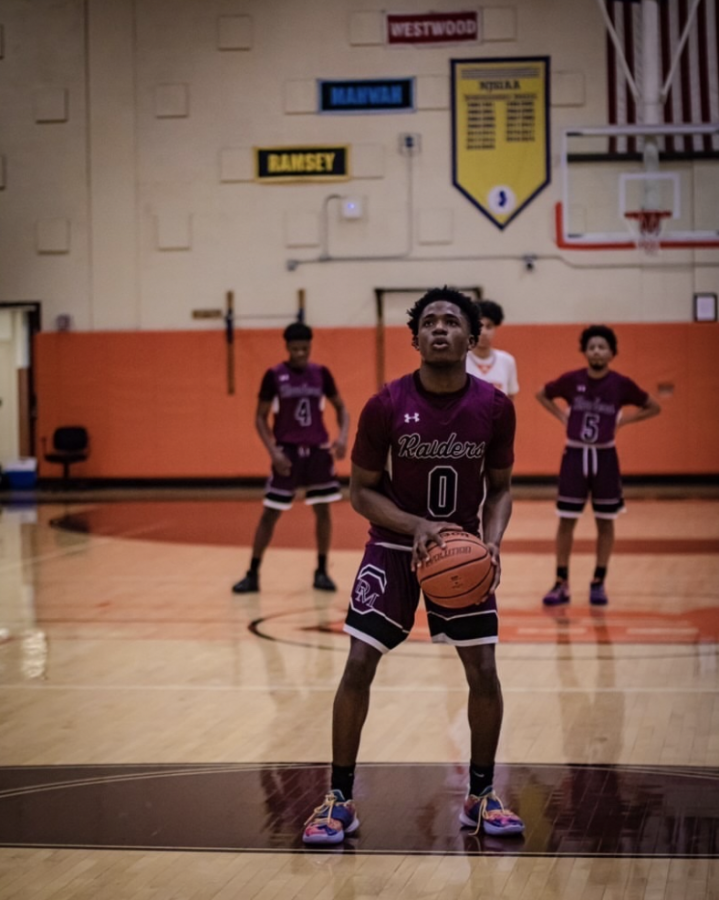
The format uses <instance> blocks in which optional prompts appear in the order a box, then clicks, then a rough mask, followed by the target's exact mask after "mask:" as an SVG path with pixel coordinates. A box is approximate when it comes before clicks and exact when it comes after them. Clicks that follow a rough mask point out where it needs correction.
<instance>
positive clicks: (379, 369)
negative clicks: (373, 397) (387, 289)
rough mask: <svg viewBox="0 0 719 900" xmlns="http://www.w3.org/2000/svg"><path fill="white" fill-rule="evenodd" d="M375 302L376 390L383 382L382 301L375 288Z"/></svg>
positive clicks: (380, 293) (380, 294)
mask: <svg viewBox="0 0 719 900" xmlns="http://www.w3.org/2000/svg"><path fill="white" fill-rule="evenodd" d="M374 296H375V302H376V304H377V330H376V331H375V365H376V378H377V390H378V391H380V390H382V385H383V384H384V301H383V299H382V291H381V290H379V289H378V288H375V291H374Z"/></svg>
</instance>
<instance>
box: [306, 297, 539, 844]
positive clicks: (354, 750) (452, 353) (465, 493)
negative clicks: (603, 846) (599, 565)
mask: <svg viewBox="0 0 719 900" xmlns="http://www.w3.org/2000/svg"><path fill="white" fill-rule="evenodd" d="M408 313H409V322H408V325H409V328H410V330H411V332H412V344H413V346H414V347H415V349H416V350H418V351H419V355H420V367H419V370H418V371H416V372H414V373H413V374H411V375H405V376H404V377H403V378H400V379H398V380H397V381H392V382H390V383H389V384H387V385H385V387H384V388H383V389H382V390H381V391H380V392H379V393H378V394H376V395H375V396H374V397H372V398H370V400H369V401H368V402H367V404H366V405H365V407H364V409H363V411H362V415H361V417H360V421H359V426H358V429H357V437H356V439H355V444H354V448H353V451H352V477H351V482H350V498H351V500H352V505H353V507H354V508H355V510H356V511H357V512H358V513H360V514H361V515H362V516H364V517H365V518H367V519H368V520H369V523H370V529H369V541H368V543H367V545H366V547H365V553H364V557H363V559H362V561H361V563H360V567H359V570H358V573H357V576H356V579H355V583H354V586H353V588H352V593H351V597H350V605H349V609H348V612H347V618H346V620H345V626H344V630H345V631H346V632H347V633H348V634H349V635H350V650H349V655H348V658H347V662H346V665H345V670H344V674H343V675H342V679H341V681H340V685H339V688H338V690H337V693H336V696H335V700H334V706H333V715H332V776H331V783H330V792H329V793H328V794H327V796H326V797H325V799H324V802H323V803H321V804H320V805H319V806H318V807H317V808H316V809H315V811H314V812H313V813H312V815H311V816H310V818H309V819H308V820H307V822H306V823H305V829H304V834H303V840H304V841H305V843H307V844H337V843H340V842H341V841H343V840H344V839H345V836H346V835H348V834H352V833H353V832H354V831H356V830H357V828H358V827H359V819H358V818H357V811H356V808H355V803H354V800H353V784H354V776H355V765H356V762H357V756H358V752H359V745H360V737H361V734H362V728H363V725H364V723H365V719H366V717H367V713H368V710H369V700H370V688H371V685H372V681H373V679H374V677H375V673H376V670H377V665H378V663H379V661H380V660H381V659H382V657H383V655H384V654H385V653H387V652H388V651H390V650H392V649H393V648H395V647H397V646H399V645H400V644H401V643H402V642H403V641H404V640H405V639H406V638H407V637H408V635H409V633H410V630H411V628H412V624H413V622H414V617H415V611H416V609H417V606H418V604H419V598H420V588H419V584H418V582H417V577H416V574H415V572H416V568H417V566H419V565H421V564H422V561H423V560H425V559H426V558H427V556H428V548H429V547H430V546H431V545H432V544H439V545H440V546H444V541H443V538H442V533H443V532H444V531H458V530H459V531H469V532H472V533H474V534H479V535H480V536H481V537H482V539H483V540H484V542H485V544H486V545H487V546H488V547H489V549H490V552H491V554H492V558H493V560H494V562H495V565H496V572H497V574H496V577H495V583H494V587H495V588H496V585H497V584H498V582H499V576H500V568H499V545H500V542H501V540H502V536H503V534H504V531H505V529H506V527H507V523H508V522H509V518H510V515H511V511H512V499H511V492H510V487H511V474H512V464H513V461H514V431H515V416H514V406H513V405H512V403H511V401H510V400H509V399H508V398H507V397H506V396H505V395H504V394H503V393H502V392H501V391H499V390H497V389H496V388H494V387H493V386H492V385H490V384H486V383H485V382H483V381H480V380H479V379H477V378H471V377H469V376H468V375H467V372H466V369H465V363H466V356H467V353H468V351H469V350H470V349H471V348H472V347H473V346H474V345H475V343H476V340H477V336H478V334H479V329H480V323H479V315H478V312H477V309H476V307H475V306H474V304H473V303H472V301H471V300H470V298H469V297H466V296H465V295H464V294H461V293H459V292H458V291H455V290H451V289H449V288H437V289H434V290H432V291H430V292H429V293H427V294H425V295H424V297H422V298H421V299H420V300H418V301H417V303H415V305H414V306H413V307H412V309H410V310H409V311H408ZM425 605H426V608H427V620H428V624H429V630H430V634H431V637H432V640H433V641H434V642H435V643H443V644H451V645H453V646H454V647H455V648H456V650H457V653H458V655H459V658H460V660H461V662H462V664H463V666H464V671H465V676H466V679H467V683H468V685H469V704H468V718H469V730H470V771H469V791H468V796H467V798H466V800H465V802H464V806H463V808H462V809H461V811H460V821H461V822H462V823H463V824H465V825H470V826H472V827H474V828H475V829H476V831H479V830H480V829H482V830H484V831H485V832H487V833H488V834H493V835H513V834H520V833H521V832H522V831H523V830H524V824H523V822H522V820H521V819H520V818H519V816H517V815H516V814H515V813H513V812H511V811H510V810H508V809H506V808H505V807H504V806H503V805H502V802H501V800H500V799H499V797H498V796H497V795H496V793H495V792H494V789H493V781H494V759H495V753H496V750H497V743H498V741H499V733H500V729H501V724H502V690H501V687H500V683H499V678H498V675H497V669H496V663H495V652H494V651H495V644H496V642H497V633H498V622H497V602H496V598H495V596H494V593H492V594H490V596H489V597H488V599H487V600H486V602H484V603H482V604H481V605H478V604H474V605H472V606H468V607H464V608H463V609H448V608H446V607H443V606H438V605H436V604H434V603H432V601H431V600H429V598H427V597H425ZM390 813H391V810H388V815H389V814H390Z"/></svg>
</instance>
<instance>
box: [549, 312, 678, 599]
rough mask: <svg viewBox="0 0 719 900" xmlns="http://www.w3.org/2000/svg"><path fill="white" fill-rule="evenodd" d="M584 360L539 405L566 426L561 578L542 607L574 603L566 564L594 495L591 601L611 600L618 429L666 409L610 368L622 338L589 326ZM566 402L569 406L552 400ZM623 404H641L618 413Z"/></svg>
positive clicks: (618, 499) (618, 505)
mask: <svg viewBox="0 0 719 900" xmlns="http://www.w3.org/2000/svg"><path fill="white" fill-rule="evenodd" d="M579 346H580V349H581V351H582V353H584V355H585V357H586V359H587V367H586V368H585V369H577V370H576V371H572V372H566V373H565V374H564V375H561V376H560V377H559V378H557V379H556V381H550V382H548V383H547V384H545V385H544V387H543V388H542V389H541V390H540V391H539V393H538V394H537V400H539V402H540V403H541V404H542V406H543V407H544V408H545V409H547V410H548V411H549V412H550V413H551V414H552V415H553V416H555V417H556V418H557V419H559V421H560V422H561V423H562V425H564V426H565V427H566V429H567V444H566V447H565V449H564V455H563V456H562V465H561V468H560V471H559V486H558V492H557V514H558V515H559V526H558V529H557V573H556V581H555V583H554V587H552V588H551V589H550V590H549V591H548V592H547V593H546V594H545V596H544V600H543V603H544V605H545V606H560V605H562V604H565V603H569V601H570V591H569V559H570V556H571V553H572V543H573V539H574V527H575V525H576V524H577V519H578V518H579V517H580V516H581V514H582V512H583V510H584V505H585V503H586V502H587V497H588V496H589V494H591V495H592V508H593V510H594V516H595V519H596V522H597V561H596V568H595V569H594V577H593V578H592V582H591V585H590V587H589V602H590V603H591V604H592V605H593V606H604V605H606V604H607V603H608V602H609V601H608V598H607V593H606V590H605V588H604V579H605V577H606V574H607V567H608V566H609V559H610V556H611V554H612V548H613V546H614V520H615V519H616V517H617V516H618V515H619V513H620V512H622V511H623V510H624V499H623V497H622V482H621V477H620V473H619V459H618V457H617V449H616V447H615V444H614V436H615V433H616V430H617V428H621V427H623V426H624V425H630V424H633V423H634V422H641V421H643V420H644V419H649V418H651V417H652V416H657V415H659V413H660V412H661V407H660V406H659V404H658V403H657V402H656V400H653V399H652V398H651V397H650V396H649V394H648V393H647V392H646V391H644V390H642V388H640V387H639V386H638V385H636V384H635V383H634V382H633V381H632V380H631V378H627V377H626V375H620V374H619V372H614V371H611V370H610V368H609V366H610V363H611V361H612V360H613V359H614V357H615V356H616V355H617V337H616V335H615V334H614V332H613V331H612V329H611V328H609V327H608V326H606V325H590V326H589V328H585V329H584V331H583V332H582V333H581V335H580V338H579ZM555 398H561V399H562V400H564V401H565V402H566V403H567V408H564V407H562V406H560V405H559V404H557V403H555ZM623 406H637V407H639V408H638V409H637V410H636V411H635V412H634V413H630V414H629V415H628V416H621V410H622V407H623Z"/></svg>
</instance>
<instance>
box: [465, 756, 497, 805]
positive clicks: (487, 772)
mask: <svg viewBox="0 0 719 900" xmlns="http://www.w3.org/2000/svg"><path fill="white" fill-rule="evenodd" d="M493 781H494V766H493V765H492V766H475V764H474V763H472V762H471V763H470V764H469V793H470V794H474V796H475V797H481V796H482V794H484V793H486V792H487V791H489V790H490V789H491V787H492V783H493Z"/></svg>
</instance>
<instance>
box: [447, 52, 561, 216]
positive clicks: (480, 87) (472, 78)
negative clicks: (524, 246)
mask: <svg viewBox="0 0 719 900" xmlns="http://www.w3.org/2000/svg"><path fill="white" fill-rule="evenodd" d="M451 62H452V144H453V148H452V150H453V152H452V182H453V184H454V186H455V187H456V188H457V189H458V190H460V191H461V192H462V193H463V194H464V195H465V196H466V197H467V198H468V199H469V200H470V201H471V202H472V203H474V204H475V206H477V207H479V209H480V210H481V211H482V212H483V213H484V214H485V216H487V218H489V219H491V221H492V222H493V223H494V224H495V225H496V226H497V227H498V228H505V227H506V226H507V225H508V224H509V223H510V222H511V221H512V219H513V218H514V217H515V216H516V215H518V213H519V212H521V210H522V209H524V207H525V206H527V204H529V203H530V202H531V201H532V200H533V199H534V197H536V196H537V194H538V193H539V192H540V191H541V190H542V188H544V187H545V186H546V185H548V184H549V181H550V177H551V175H550V157H549V121H548V120H549V57H547V56H539V57H519V58H516V59H454V60H452V61H451Z"/></svg>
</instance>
